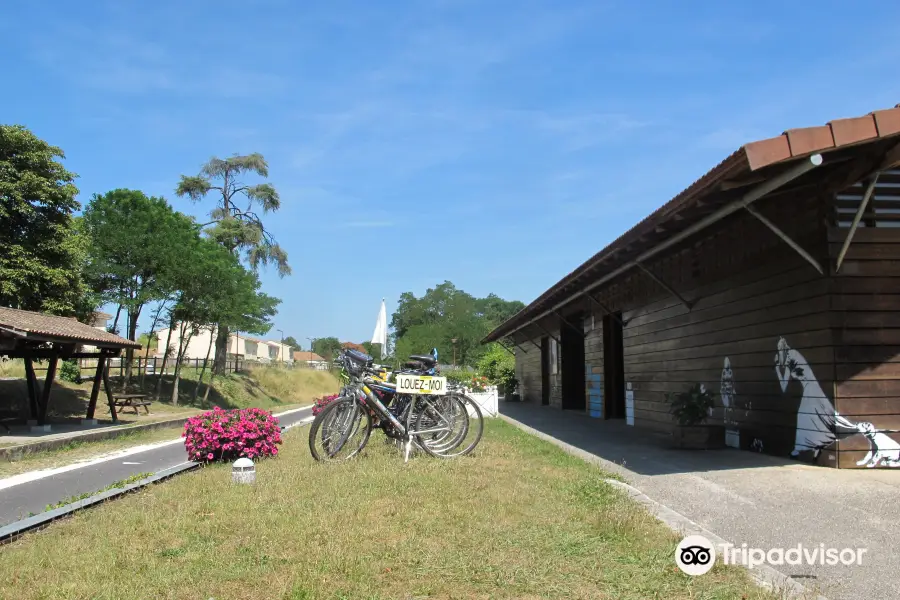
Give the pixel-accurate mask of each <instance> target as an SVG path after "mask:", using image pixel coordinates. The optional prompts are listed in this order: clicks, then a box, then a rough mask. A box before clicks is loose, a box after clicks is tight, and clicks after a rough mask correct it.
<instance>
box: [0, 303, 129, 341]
mask: <svg viewBox="0 0 900 600" xmlns="http://www.w3.org/2000/svg"><path fill="white" fill-rule="evenodd" d="M0 328H2V329H0V334H11V335H13V336H15V337H22V338H25V339H33V340H35V341H42V340H46V341H57V340H58V341H73V342H80V343H85V344H93V345H97V346H107V347H113V348H128V347H131V348H140V347H141V345H140V344H138V343H137V342H132V341H129V340H126V339H125V338H123V337H119V336H117V335H114V334H112V333H107V332H105V331H100V330H99V329H97V328H95V327H92V326H90V325H86V324H84V323H81V322H79V321H77V320H76V319H74V318H71V317H57V316H55V315H46V314H43V313H37V312H31V311H28V310H18V309H15V308H7V307H5V306H0Z"/></svg>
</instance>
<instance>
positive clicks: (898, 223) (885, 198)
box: [834, 169, 900, 228]
mask: <svg viewBox="0 0 900 600" xmlns="http://www.w3.org/2000/svg"><path fill="white" fill-rule="evenodd" d="M868 185H869V182H868V181H861V182H859V183H856V184H854V185H852V186H850V187H849V188H847V189H846V190H844V191H843V192H841V193H839V194H837V196H835V199H834V209H835V221H836V223H837V226H838V227H844V228H849V227H850V225H852V224H853V218H854V216H855V215H856V211H857V210H859V205H860V203H861V202H862V198H863V194H865V193H866V188H867V187H868ZM859 226H860V227H900V169H893V170H890V171H882V172H881V175H879V177H878V183H876V184H875V191H874V192H873V193H872V197H871V198H869V204H868V205H867V206H866V212H864V213H863V215H862V218H861V219H860V221H859Z"/></svg>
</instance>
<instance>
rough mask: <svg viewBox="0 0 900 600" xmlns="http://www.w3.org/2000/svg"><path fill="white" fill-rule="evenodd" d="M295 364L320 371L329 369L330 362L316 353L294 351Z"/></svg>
mask: <svg viewBox="0 0 900 600" xmlns="http://www.w3.org/2000/svg"><path fill="white" fill-rule="evenodd" d="M294 363H295V364H298V365H303V364H305V365H307V366H309V367H311V368H313V369H317V370H319V371H325V370H327V369H328V361H327V360H325V359H324V358H322V357H321V356H319V355H318V354H316V353H315V352H307V351H305V350H296V351H294Z"/></svg>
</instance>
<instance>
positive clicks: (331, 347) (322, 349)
mask: <svg viewBox="0 0 900 600" xmlns="http://www.w3.org/2000/svg"><path fill="white" fill-rule="evenodd" d="M312 351H313V352H315V353H316V354H318V355H319V356H321V357H322V358H324V359H325V360H331V359H332V358H334V357H335V356H337V355H338V354H339V353H340V351H341V341H340V340H339V339H337V338H336V337H324V338H317V339H315V340H314V341H313V344H312Z"/></svg>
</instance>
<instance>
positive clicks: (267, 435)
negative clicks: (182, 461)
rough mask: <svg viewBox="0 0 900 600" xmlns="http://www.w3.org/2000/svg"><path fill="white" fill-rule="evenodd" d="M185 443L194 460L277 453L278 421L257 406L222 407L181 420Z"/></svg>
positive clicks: (250, 456) (262, 455)
mask: <svg viewBox="0 0 900 600" xmlns="http://www.w3.org/2000/svg"><path fill="white" fill-rule="evenodd" d="M181 437H183V438H184V447H185V449H186V450H187V453H188V459H190V460H192V461H195V462H214V461H220V460H222V461H228V462H231V461H234V460H237V459H238V458H241V457H247V458H249V459H256V458H264V457H268V456H276V455H277V454H278V445H279V444H281V425H280V424H279V423H278V419H277V418H275V417H274V416H273V415H272V414H271V413H269V412H267V411H265V410H262V409H260V408H243V409H234V410H222V409H221V408H219V407H216V408H215V409H213V410H211V411H208V412H205V413H203V414H202V415H197V416H196V417H191V418H190V419H188V421H187V423H185V424H184V433H182V435H181Z"/></svg>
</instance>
